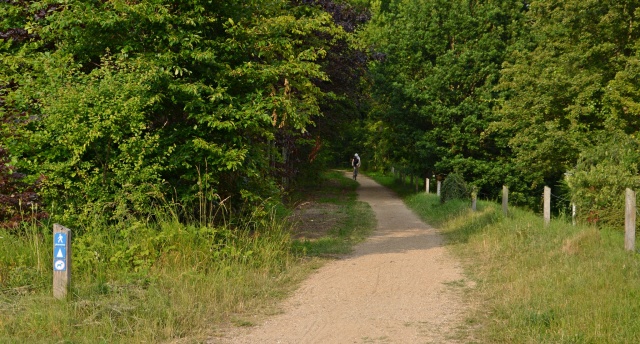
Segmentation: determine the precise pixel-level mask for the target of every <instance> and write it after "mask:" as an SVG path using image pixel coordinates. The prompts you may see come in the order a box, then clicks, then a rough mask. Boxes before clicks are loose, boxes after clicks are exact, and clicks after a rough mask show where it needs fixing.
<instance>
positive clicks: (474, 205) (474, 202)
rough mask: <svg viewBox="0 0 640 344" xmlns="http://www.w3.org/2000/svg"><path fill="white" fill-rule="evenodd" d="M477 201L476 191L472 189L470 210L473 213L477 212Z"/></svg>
mask: <svg viewBox="0 0 640 344" xmlns="http://www.w3.org/2000/svg"><path fill="white" fill-rule="evenodd" d="M477 200H478V190H476V189H475V188H473V191H472V192H471V210H473V211H476V210H477Z"/></svg>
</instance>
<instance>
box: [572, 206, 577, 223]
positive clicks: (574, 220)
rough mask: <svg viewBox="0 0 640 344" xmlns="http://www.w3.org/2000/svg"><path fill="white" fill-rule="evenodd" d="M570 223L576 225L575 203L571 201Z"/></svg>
mask: <svg viewBox="0 0 640 344" xmlns="http://www.w3.org/2000/svg"><path fill="white" fill-rule="evenodd" d="M571 224H573V225H574V226H575V225H576V204H575V203H571Z"/></svg>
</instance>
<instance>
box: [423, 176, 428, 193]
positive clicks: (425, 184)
mask: <svg viewBox="0 0 640 344" xmlns="http://www.w3.org/2000/svg"><path fill="white" fill-rule="evenodd" d="M424 188H425V192H426V193H429V178H426V180H425V182H424Z"/></svg>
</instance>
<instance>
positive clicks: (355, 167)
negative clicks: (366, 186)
mask: <svg viewBox="0 0 640 344" xmlns="http://www.w3.org/2000/svg"><path fill="white" fill-rule="evenodd" d="M357 178H358V166H353V180H357Z"/></svg>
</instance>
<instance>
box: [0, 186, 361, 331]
mask: <svg viewBox="0 0 640 344" xmlns="http://www.w3.org/2000/svg"><path fill="white" fill-rule="evenodd" d="M325 181H326V182H327V183H328V184H329V185H333V186H334V187H332V188H331V189H328V188H321V189H317V190H312V191H311V192H312V194H313V193H315V194H314V195H316V196H318V197H321V198H324V199H327V200H331V199H339V200H340V201H339V204H340V207H341V209H346V210H345V211H347V212H353V214H355V216H365V215H366V214H367V213H366V211H367V209H366V208H362V206H361V205H358V204H357V203H356V201H355V186H354V185H353V183H352V181H351V180H349V179H347V178H344V177H342V176H341V175H339V174H338V175H336V174H329V175H327V176H326V177H325ZM349 209H351V210H349ZM369 211H370V209H369ZM178 213H179V209H172V208H166V207H165V208H163V209H159V210H158V211H157V213H156V214H155V215H154V216H153V217H151V218H148V219H132V218H123V219H121V220H120V221H118V222H115V223H114V222H113V221H109V222H108V223H107V222H102V223H101V222H100V221H99V218H100V216H99V215H98V214H96V216H95V219H96V221H94V222H92V223H90V225H86V226H84V227H82V228H79V229H78V230H75V229H74V228H73V226H72V225H67V226H68V227H71V229H72V231H73V232H72V233H76V234H75V236H74V237H73V240H72V249H73V251H72V258H73V261H72V269H73V270H72V284H71V289H70V291H69V298H68V299H67V300H56V299H54V298H53V297H52V286H51V280H52V270H53V269H52V258H53V257H52V256H53V252H52V251H53V250H52V234H51V226H50V225H49V224H38V223H31V224H27V225H25V226H24V227H23V228H21V229H20V230H13V231H11V232H9V231H8V230H0V343H131V342H134V343H155V342H176V341H184V342H207V341H208V340H210V339H211V338H212V337H214V336H216V335H217V334H218V333H219V331H220V329H221V328H224V327H225V326H229V325H228V324H230V323H231V324H235V323H237V324H242V325H243V326H244V325H247V324H249V325H251V324H252V323H251V320H247V319H253V315H256V314H268V313H271V312H274V309H275V308H277V303H278V301H279V300H280V299H282V298H283V297H285V296H286V295H287V294H288V293H289V292H290V291H292V290H293V288H295V287H296V286H297V284H298V283H299V282H300V281H301V280H302V279H303V278H304V277H305V276H307V275H308V274H309V273H310V271H312V270H313V269H316V268H317V267H318V266H319V265H321V264H322V262H323V261H322V260H319V259H318V258H313V257H309V256H314V255H315V253H314V252H312V250H304V249H300V247H301V245H304V243H296V244H295V245H294V244H292V241H291V238H290V230H291V228H290V226H291V223H289V222H288V221H285V219H283V218H282V217H281V215H282V214H286V213H288V211H286V210H283V209H282V208H278V209H274V210H273V211H269V210H268V209H256V211H255V212H254V213H256V214H257V215H255V216H248V217H245V218H243V219H241V220H236V219H233V218H226V219H224V221H202V219H194V220H192V221H189V222H187V223H184V221H182V219H181V218H180V217H179V216H176V214H178ZM179 219H180V220H179ZM214 223H215V224H214ZM349 226H350V223H348V221H347V222H345V221H343V222H340V223H338V225H337V226H336V228H334V229H332V231H331V233H334V234H332V235H331V236H330V237H331V240H332V242H331V243H330V244H329V245H327V247H325V248H322V249H319V251H322V252H345V251H348V250H349V249H350V247H351V245H353V243H354V242H355V240H354V239H353V238H354V237H357V236H358V235H363V234H356V233H365V232H366V231H363V227H362V226H360V227H358V228H359V229H358V230H357V231H355V232H354V231H352V230H350V229H349V230H348V229H347V228H349ZM74 230H75V231H74ZM311 246H313V245H311ZM305 254H306V255H305Z"/></svg>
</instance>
